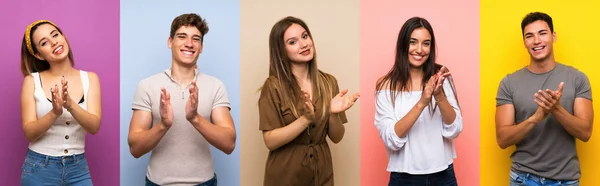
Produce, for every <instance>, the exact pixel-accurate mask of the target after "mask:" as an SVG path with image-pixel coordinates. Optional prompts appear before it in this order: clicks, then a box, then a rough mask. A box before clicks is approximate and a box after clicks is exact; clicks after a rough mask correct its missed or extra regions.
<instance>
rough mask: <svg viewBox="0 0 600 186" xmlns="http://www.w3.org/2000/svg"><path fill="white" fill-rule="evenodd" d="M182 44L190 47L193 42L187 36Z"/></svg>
mask: <svg viewBox="0 0 600 186" xmlns="http://www.w3.org/2000/svg"><path fill="white" fill-rule="evenodd" d="M184 46H186V47H189V48H192V47H193V46H194V44H193V41H192V38H187V39H186V40H185V43H184Z"/></svg>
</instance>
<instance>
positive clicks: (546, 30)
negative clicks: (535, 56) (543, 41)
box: [525, 28, 548, 36]
mask: <svg viewBox="0 0 600 186" xmlns="http://www.w3.org/2000/svg"><path fill="white" fill-rule="evenodd" d="M544 31H545V32H548V29H545V28H544V29H541V30H538V31H537V33H540V32H544ZM533 33H536V32H527V33H525V36H527V35H532V34H533Z"/></svg>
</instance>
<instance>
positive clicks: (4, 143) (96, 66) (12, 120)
mask: <svg viewBox="0 0 600 186" xmlns="http://www.w3.org/2000/svg"><path fill="white" fill-rule="evenodd" d="M38 19H48V20H51V21H53V22H54V23H56V24H57V25H58V26H59V27H60V28H61V29H62V30H63V32H64V34H65V36H66V37H67V39H68V40H69V42H70V44H71V48H72V49H73V56H74V58H75V68H77V69H82V70H86V71H92V72H96V73H97V74H98V76H99V77H100V87H101V89H102V123H101V126H100V131H99V132H98V133H97V134H96V135H88V136H87V137H86V147H85V154H86V158H87V160H88V164H89V167H90V172H91V174H92V181H93V183H94V185H99V186H103V185H119V1H118V0H102V1H100V0H86V1H76V0H65V1H45V0H19V1H12V0H10V1H9V0H2V1H1V2H0V24H1V25H2V26H1V27H0V44H1V45H0V56H1V57H2V58H1V59H0V62H1V63H2V68H0V90H1V93H0V117H1V118H2V123H0V160H1V161H2V163H0V180H1V182H2V185H19V184H20V176H21V166H22V164H23V161H24V159H25V153H26V152H27V146H28V142H27V140H26V139H25V136H24V134H23V129H22V127H21V113H20V92H21V86H22V82H23V76H22V75H21V71H20V55H21V50H20V49H21V41H22V39H23V34H24V32H25V28H26V27H27V25H28V24H30V23H32V22H33V21H36V20H38Z"/></svg>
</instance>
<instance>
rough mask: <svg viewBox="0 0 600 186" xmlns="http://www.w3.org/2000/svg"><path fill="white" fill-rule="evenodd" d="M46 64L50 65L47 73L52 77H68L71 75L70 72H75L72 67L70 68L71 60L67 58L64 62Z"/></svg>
mask: <svg viewBox="0 0 600 186" xmlns="http://www.w3.org/2000/svg"><path fill="white" fill-rule="evenodd" d="M48 64H50V69H48V72H49V73H50V75H52V76H69V75H71V73H70V72H72V71H73V70H75V69H74V68H73V66H71V60H70V59H69V58H68V57H67V58H66V59H65V60H61V61H55V62H51V63H50V62H49V63H48Z"/></svg>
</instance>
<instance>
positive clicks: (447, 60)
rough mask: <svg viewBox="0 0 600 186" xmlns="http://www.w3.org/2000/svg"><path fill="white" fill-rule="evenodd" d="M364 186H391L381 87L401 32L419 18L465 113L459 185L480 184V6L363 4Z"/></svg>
mask: <svg viewBox="0 0 600 186" xmlns="http://www.w3.org/2000/svg"><path fill="white" fill-rule="evenodd" d="M360 8H361V9H360V23H361V24H360V32H361V33H360V47H361V48H360V69H361V72H360V86H361V107H360V113H361V115H360V118H361V119H360V122H361V128H360V130H361V138H360V141H361V144H360V145H361V148H360V155H361V162H360V169H361V173H360V174H361V180H360V182H361V185H387V184H388V182H389V175H390V174H389V172H387V171H386V168H387V163H388V158H387V154H386V150H385V147H384V145H383V141H382V140H381V138H380V137H379V133H378V131H377V129H376V128H375V127H374V125H373V116H374V113H375V110H374V108H375V105H374V95H375V82H376V81H377V79H378V78H379V77H381V76H383V75H385V74H386V73H387V72H388V71H389V70H390V68H391V67H392V64H393V62H394V56H395V50H396V49H395V48H396V40H397V36H398V32H399V31H400V28H401V27H402V24H404V22H405V21H406V20H407V19H409V18H411V17H414V16H420V17H423V18H425V19H427V20H428V21H429V22H430V23H431V25H432V27H433V31H434V32H435V36H436V42H437V43H436V44H437V49H438V59H437V62H438V63H440V64H442V65H445V66H448V68H449V69H450V71H451V72H452V75H453V78H454V81H455V83H456V89H457V92H458V96H459V101H460V104H461V106H462V112H463V118H464V120H463V122H464V123H463V126H464V127H463V131H462V133H461V134H460V136H459V137H458V139H457V140H456V141H455V145H456V149H457V156H458V157H457V159H455V160H454V166H455V171H456V177H457V179H458V183H459V185H479V1H476V0H457V1H443V0H438V1H434V0H423V1H379V0H377V1H361V4H360Z"/></svg>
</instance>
